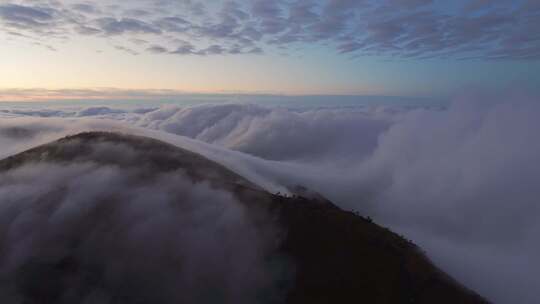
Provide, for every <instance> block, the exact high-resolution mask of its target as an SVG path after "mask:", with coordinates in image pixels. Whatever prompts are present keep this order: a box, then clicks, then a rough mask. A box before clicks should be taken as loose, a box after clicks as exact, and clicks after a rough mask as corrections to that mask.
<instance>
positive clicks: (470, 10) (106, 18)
mask: <svg viewBox="0 0 540 304" xmlns="http://www.w3.org/2000/svg"><path fill="white" fill-rule="evenodd" d="M535 3H536V2H535V1H532V0H528V1H525V0H524V1H517V2H516V3H510V2H508V1H501V0H493V1H475V2H466V1H457V2H456V5H455V6H456V7H455V9H453V10H449V9H443V8H441V6H440V5H435V3H434V2H433V1H432V0H407V1H394V0H388V1H371V0H362V1H336V0H321V1H315V0H307V1H292V2H291V1H259V0H253V1H251V0H250V1H219V2H216V4H214V5H212V7H211V8H210V7H207V6H206V5H204V2H202V1H158V2H155V1H141V2H140V3H138V5H136V6H135V5H128V4H118V5H116V6H114V8H113V7H102V6H97V5H95V4H89V3H79V4H73V5H69V6H68V5H63V4H62V3H60V2H50V3H45V2H44V3H41V2H37V3H36V2H29V1H25V2H23V3H20V4H14V3H10V2H8V3H7V4H2V5H0V22H2V24H3V27H4V28H2V29H0V30H4V31H6V32H14V31H19V32H21V31H22V32H21V33H20V34H21V35H27V36H28V35H29V34H37V33H39V34H40V35H41V37H42V38H43V37H49V38H55V39H58V38H59V37H62V38H63V39H69V37H73V36H76V35H94V36H97V37H102V38H106V37H110V36H115V37H116V38H124V39H125V40H126V41H128V40H129V39H133V38H137V36H138V35H146V36H148V37H149V38H151V39H150V40H152V43H153V44H156V45H160V46H161V47H163V48H164V49H168V50H176V51H173V52H172V53H176V54H181V55H187V54H192V55H193V54H195V55H224V54H227V55H232V54H246V53H254V52H255V50H257V51H256V52H257V53H260V52H263V51H267V50H272V49H273V48H274V47H275V46H276V45H277V46H279V47H280V49H293V48H292V47H293V46H294V49H297V48H298V47H302V46H303V47H308V46H311V45H319V46H323V45H326V46H331V47H333V48H334V49H335V50H336V51H337V53H341V54H349V55H353V56H359V55H363V56H388V57H398V58H448V57H452V58H457V59H482V60H536V59H538V58H539V57H540V44H539V41H540V40H539V39H538V37H537V36H538V35H537V34H536V32H537V31H535V29H536V28H538V25H539V22H540V21H539V20H540V18H539V17H538V14H537V12H538V6H537V5H536V4H535ZM202 16H205V17H204V18H203V17H202ZM60 34H61V35H60ZM30 36H31V35H30ZM19 38H20V39H28V38H24V37H19ZM31 39H36V37H33V38H31ZM177 41H185V42H187V45H191V46H193V50H190V49H188V48H187V47H186V46H185V45H180V46H179V45H178V44H177V43H176V42H177ZM55 47H57V46H56V45H55ZM218 48H219V49H220V50H219V51H217V50H218ZM239 50H241V51H239ZM133 51H136V52H138V53H140V52H142V51H144V49H134V50H133ZM291 52H292V51H291ZM161 53H163V54H168V53H170V52H161Z"/></svg>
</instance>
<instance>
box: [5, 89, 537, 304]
mask: <svg viewBox="0 0 540 304" xmlns="http://www.w3.org/2000/svg"><path fill="white" fill-rule="evenodd" d="M329 105H331V101H329ZM538 117H540V99H539V98H537V97H531V96H523V95H510V94H509V95H507V96H496V97H494V96H488V95H469V96H465V97H462V98H458V99H456V100H455V101H453V102H452V103H451V104H450V105H448V106H447V107H446V108H426V107H417V108H410V107H403V106H388V105H385V106H376V105H370V106H358V107H346V108H343V107H325V108H303V109H289V108H286V107H268V106H261V105H254V104H213V105H211V104H207V105H196V106H177V105H159V106H147V107H126V106H123V107H115V106H114V105H111V104H109V105H105V106H103V105H101V106H87V107H81V106H71V107H70V106H61V107H43V106H32V105H25V106H14V105H3V106H2V105H0V157H5V156H8V155H11V154H14V153H17V152H19V151H22V150H24V149H27V148H29V147H32V146H35V145H38V144H41V143H45V142H48V141H51V140H54V139H56V138H60V137H62V136H64V135H66V134H73V133H77V132H80V131H85V130H113V131H121V132H126V133H133V134H138V135H145V136H150V137H154V138H158V139H160V140H163V141H166V142H169V143H172V144H175V145H177V146H180V147H183V148H186V149H189V150H192V151H195V152H198V153H201V154H202V155H205V156H206V157H208V158H210V159H213V160H216V161H218V162H220V163H222V164H224V165H225V166H227V167H229V168H231V169H232V170H234V171H236V172H238V173H240V174H241V175H243V176H245V177H246V178H248V179H250V180H251V181H253V182H255V183H257V184H259V185H261V186H262V187H264V188H265V189H267V190H268V191H271V192H277V191H281V192H286V191H287V187H289V186H293V185H298V184H300V185H304V186H306V187H308V188H311V189H313V190H315V191H318V192H320V193H321V194H323V195H325V196H327V197H328V198H329V199H331V200H332V201H334V202H335V203H336V204H337V205H339V206H340V207H342V208H344V209H348V210H356V211H359V212H360V213H361V214H364V215H366V216H370V217H372V218H374V220H375V221H376V222H377V223H380V224H382V225H384V226H388V227H390V228H392V229H393V230H395V231H397V232H399V233H402V234H404V235H405V236H406V237H407V238H410V239H412V240H414V241H415V242H416V243H417V244H419V245H420V246H421V247H422V248H423V249H424V250H425V251H426V252H427V254H428V256H429V257H430V258H431V259H432V260H433V261H434V262H435V263H436V264H437V265H439V266H440V267H441V268H442V269H443V270H445V271H446V272H448V273H449V274H451V275H452V276H453V277H455V278H456V279H457V280H458V281H460V282H461V283H463V284H464V285H466V286H468V287H470V288H472V289H474V290H475V291H477V292H479V293H480V294H481V295H483V296H485V297H487V298H488V299H490V300H492V301H494V302H496V303H536V302H537V300H538V299H539V298H540V290H538V288H537V286H538V284H540V279H539V278H540V258H539V256H540V243H538V235H540V202H539V198H540V187H539V185H540V135H539V134H538V133H539V132H540V119H539V118H538ZM4 197H5V196H4ZM0 199H2V198H0Z"/></svg>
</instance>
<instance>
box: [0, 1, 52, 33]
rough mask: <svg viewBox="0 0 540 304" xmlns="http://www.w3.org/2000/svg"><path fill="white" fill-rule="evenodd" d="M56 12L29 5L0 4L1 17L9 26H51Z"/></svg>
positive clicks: (26, 27) (24, 27) (22, 27)
mask: <svg viewBox="0 0 540 304" xmlns="http://www.w3.org/2000/svg"><path fill="white" fill-rule="evenodd" d="M53 14H54V12H53V11H52V10H50V9H45V8H40V7H28V6H21V5H16V4H3V5H0V18H1V19H2V20H4V22H6V23H7V24H8V25H9V26H11V27H15V28H19V29H28V28H42V27H48V26H51V23H52V21H54V16H53Z"/></svg>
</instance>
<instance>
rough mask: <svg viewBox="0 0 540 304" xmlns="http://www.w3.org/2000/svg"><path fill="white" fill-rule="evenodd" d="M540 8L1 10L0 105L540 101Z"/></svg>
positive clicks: (369, 2) (459, 3) (322, 5)
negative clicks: (513, 95) (350, 98)
mask: <svg viewBox="0 0 540 304" xmlns="http://www.w3.org/2000/svg"><path fill="white" fill-rule="evenodd" d="M539 28H540V1H537V0H512V1H511V0H470V1H465V0H456V1H442V0H378V1H375V0H277V1H266V0H236V1H222V0H215V1H198V0H174V1H173V0H156V1H149V0H132V1H115V0H107V1H92V2H90V1H86V2H85V1H84V0H65V1H56V0H20V1H11V0H9V1H6V0H0V39H1V41H2V47H1V48H0V67H1V69H2V71H1V72H0V101H18V100H43V99H78V98H123V99H129V98H141V96H143V97H151V98H156V97H157V98H159V97H160V96H170V95H175V94H184V93H235V94H237V93H243V94H287V95H380V96H409V97H434V98H450V97H452V96H453V95H455V94H456V92H459V91H461V90H463V89H464V88H482V89H486V90H491V91H496V90H501V89H506V88H519V89H522V90H527V91H534V92H539V91H540V63H539V62H540V60H539V59H540V31H538V29H539Z"/></svg>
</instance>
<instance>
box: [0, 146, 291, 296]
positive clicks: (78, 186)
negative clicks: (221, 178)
mask: <svg viewBox="0 0 540 304" xmlns="http://www.w3.org/2000/svg"><path fill="white" fill-rule="evenodd" d="M92 150H93V151H92V152H91V153H99V154H102V155H104V156H107V157H108V159H111V158H112V159H114V158H115V157H116V158H121V159H122V160H123V162H124V163H125V161H126V160H127V162H130V160H129V158H130V157H131V156H133V157H135V156H136V155H137V153H140V151H139V152H138V151H136V150H132V149H131V148H130V147H127V146H122V145H117V144H100V145H95V146H93V147H92ZM149 153H151V152H149ZM43 176H47V178H45V179H44V178H43ZM0 197H1V200H2V204H1V206H0V209H1V212H0V231H1V233H2V235H4V236H5V238H2V240H1V241H0V242H1V244H2V248H4V251H3V253H2V255H1V256H0V272H1V273H2V278H4V279H6V280H9V281H10V282H12V283H13V284H2V285H1V287H0V298H2V301H6V302H10V303H11V302H17V301H33V300H35V299H36V298H40V300H43V299H48V300H52V301H56V300H58V299H60V298H62V299H69V301H74V302H92V303H108V302H109V301H112V298H113V297H116V296H119V295H121V296H123V297H124V298H125V299H126V301H132V300H133V301H134V300H135V299H136V300H137V301H140V300H141V299H144V300H145V301H158V302H162V303H178V302H198V303H205V302H208V301H210V302H213V300H212V299H214V300H215V298H214V297H219V301H220V302H223V303H257V301H259V299H260V298H261V297H263V296H265V295H266V294H267V293H268V294H271V295H275V294H276V293H279V292H278V291H277V290H275V289H274V288H275V284H276V282H277V280H278V279H281V278H278V277H276V276H274V274H275V273H276V272H275V271H274V269H273V268H272V267H271V265H270V263H271V261H270V260H269V259H268V256H267V255H269V254H271V253H272V250H273V249H272V248H273V247H272V246H274V244H275V243H276V242H275V239H273V237H274V235H273V234H272V231H268V230H267V228H264V225H261V223H257V224H255V223H254V222H253V218H252V217H251V215H250V213H249V211H248V210H247V209H246V208H245V207H244V205H243V204H242V203H240V202H238V201H237V200H236V198H235V197H233V195H232V194H231V193H228V192H225V191H223V190H219V189H216V188H214V187H211V186H210V185H209V184H206V183H194V182H193V181H192V180H191V179H190V178H189V177H187V176H186V175H185V174H184V173H183V172H182V171H176V172H171V173H162V172H152V171H148V170H143V169H140V168H138V166H136V165H135V164H132V166H128V167H123V168H120V167H116V166H107V165H103V164H99V163H93V162H86V161H81V162H73V163H70V164H67V165H63V164H59V163H52V162H51V163H47V162H42V163H40V164H28V165H26V166H22V167H19V168H17V169H12V170H10V171H7V172H6V171H3V172H0ZM89 223H91V224H89ZM268 229H270V227H268ZM63 266H66V267H64V268H62V267H63ZM70 267H71V268H70ZM62 271H65V272H62ZM59 272H60V273H59ZM62 275H63V276H62ZM66 277H69V278H70V279H67V280H66ZM42 279H43V280H42ZM96 280H98V282H99V283H97V282H96ZM38 284H39V285H38ZM43 284H45V285H43ZM43 286H46V287H47V288H46V289H43V288H42V287H43Z"/></svg>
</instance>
